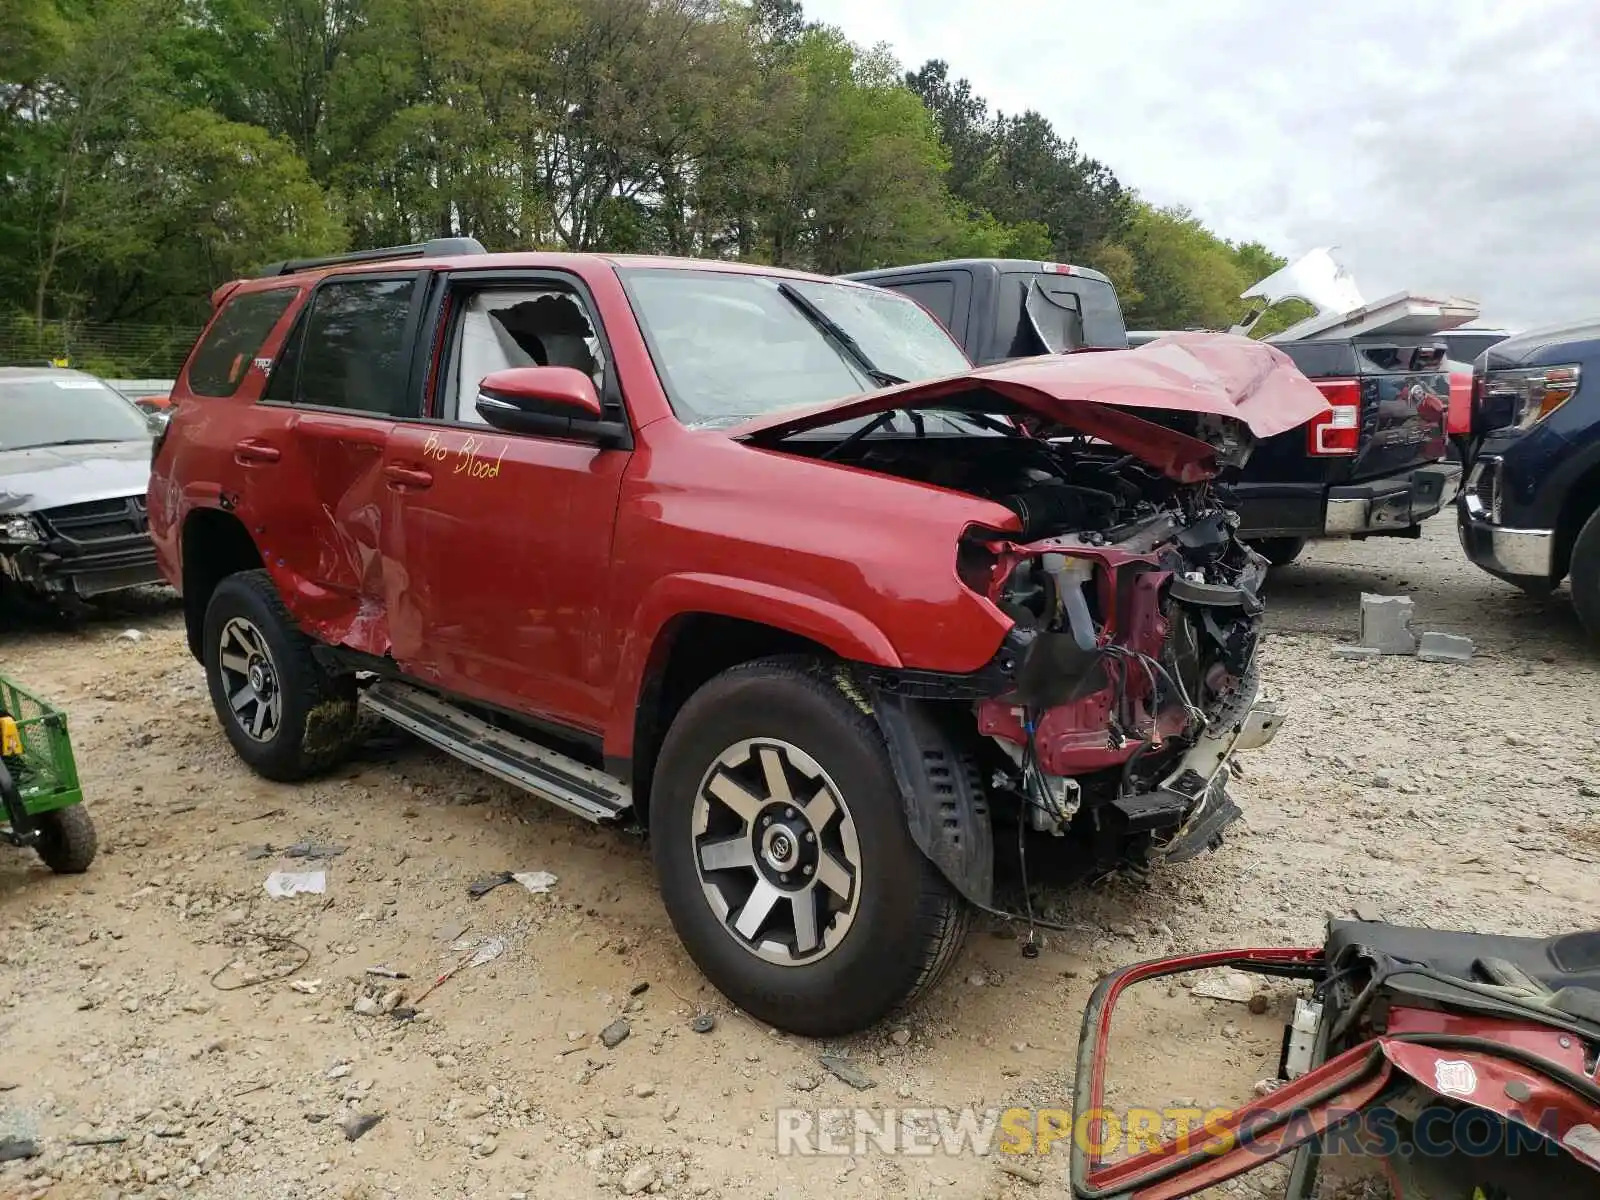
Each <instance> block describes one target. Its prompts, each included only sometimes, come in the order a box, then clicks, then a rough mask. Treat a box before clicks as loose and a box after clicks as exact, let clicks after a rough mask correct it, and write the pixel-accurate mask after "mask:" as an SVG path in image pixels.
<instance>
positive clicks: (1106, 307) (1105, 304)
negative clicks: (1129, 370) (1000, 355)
mask: <svg viewBox="0 0 1600 1200" xmlns="http://www.w3.org/2000/svg"><path fill="white" fill-rule="evenodd" d="M1033 283H1037V284H1038V285H1039V289H1040V290H1041V291H1042V292H1043V293H1044V295H1045V298H1046V299H1047V300H1048V301H1049V306H1050V309H1052V310H1059V312H1060V313H1061V314H1062V317H1061V328H1060V330H1047V331H1046V332H1047V335H1052V336H1053V335H1059V336H1060V337H1061V338H1063V339H1065V340H1067V341H1069V342H1072V343H1077V342H1078V336H1077V330H1078V328H1079V327H1080V326H1081V328H1082V331H1083V333H1082V342H1081V343H1079V344H1081V345H1083V346H1097V347H1106V348H1109V349H1117V350H1121V349H1125V348H1126V347H1127V345H1128V326H1127V324H1126V322H1124V321H1123V319H1122V309H1121V307H1120V306H1119V305H1118V304H1117V292H1116V289H1115V288H1113V287H1112V286H1111V285H1110V284H1109V283H1106V282H1104V281H1103V280H1099V279H1090V278H1089V277H1088V276H1086V275H1058V274H1056V273H1055V272H1053V271H1033V272H1030V271H1007V272H1006V273H1005V275H1004V276H1002V277H1001V280H1000V301H999V305H998V308H999V329H998V331H997V332H998V334H999V342H998V344H999V345H1000V346H1002V347H1004V346H1006V345H1007V344H1008V343H1009V345H1010V357H1013V358H1020V357H1022V356H1024V355H1031V354H1045V353H1049V352H1050V350H1051V348H1050V347H1049V346H1041V345H1040V344H1039V337H1038V335H1037V334H1035V333H1034V330H1033V324H1032V322H1030V321H1029V319H1028V314H1027V311H1026V302H1027V298H1028V289H1029V286H1030V285H1031V284H1033ZM1067 314H1070V317H1069V316H1068V315H1067ZM1073 348H1074V349H1076V348H1077V346H1076V345H1074V347H1073Z"/></svg>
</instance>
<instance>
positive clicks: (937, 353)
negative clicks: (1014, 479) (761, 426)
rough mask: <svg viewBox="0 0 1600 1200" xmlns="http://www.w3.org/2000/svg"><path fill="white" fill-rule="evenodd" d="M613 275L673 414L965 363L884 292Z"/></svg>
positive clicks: (797, 399)
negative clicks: (619, 280) (626, 298)
mask: <svg viewBox="0 0 1600 1200" xmlns="http://www.w3.org/2000/svg"><path fill="white" fill-rule="evenodd" d="M623 280H624V283H625V285H626V287H627V289H628V293H629V295H630V297H631V298H632V301H633V307H634V311H635V312H636V313H637V314H638V317H639V323H640V325H641V326H642V327H643V329H644V333H645V336H646V338H647V340H648V341H649V344H650V352H651V355H652V356H653V357H654V359H655V363H656V368H657V369H658V370H659V371H660V373H661V376H662V379H663V381H664V383H665V385H666V389H667V393H668V397H669V398H670V399H671V401H672V407H673V410H674V411H675V412H676V413H677V414H678V417H679V419H681V420H682V421H684V422H685V423H686V424H689V425H700V426H707V425H732V424H736V423H737V422H738V421H740V420H744V419H747V418H750V417H757V416H763V415H765V414H768V413H773V412H778V411H781V410H783V409H786V408H802V407H807V406H810V405H815V404H826V403H828V402H829V401H831V400H839V399H842V398H844V397H847V396H854V395H858V394H860V393H861V392H865V391H870V390H872V389H873V388H876V387H882V386H887V385H889V384H892V383H897V382H907V383H914V382H916V381H918V380H924V379H937V378H939V377H941V376H944V375H954V374H957V373H959V372H962V371H965V370H967V369H968V365H969V364H968V363H967V359H966V356H965V355H964V354H963V353H962V352H961V350H960V348H959V347H958V346H957V345H956V344H955V342H953V341H952V340H951V339H950V335H949V334H947V333H946V332H945V331H944V329H943V328H942V327H941V326H940V325H939V323H938V322H937V321H935V320H934V319H933V318H932V317H930V316H929V315H928V314H927V312H926V311H924V310H923V309H922V308H921V307H920V306H918V305H917V304H915V303H914V302H912V301H910V300H906V299H904V298H902V297H900V296H897V295H894V294H893V293H890V292H879V291H871V290H869V289H867V288H864V287H858V286H854V285H847V284H830V283H817V282H813V281H810V280H790V279H781V278H774V277H771V276H765V275H746V274H736V273H733V272H713V271H692V272H690V271H678V270H635V271H625V272H624V273H623Z"/></svg>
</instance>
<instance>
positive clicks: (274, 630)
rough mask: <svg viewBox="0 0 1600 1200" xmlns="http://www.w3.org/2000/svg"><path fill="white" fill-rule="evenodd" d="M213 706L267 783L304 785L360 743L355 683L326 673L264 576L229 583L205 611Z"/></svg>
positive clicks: (249, 574) (220, 586) (242, 754)
mask: <svg viewBox="0 0 1600 1200" xmlns="http://www.w3.org/2000/svg"><path fill="white" fill-rule="evenodd" d="M203 638H204V640H203V643H202V650H203V653H204V659H205V667H206V682H207V684H208V685H209V687H210V690H211V704H212V707H213V708H215V709H216V711H217V719H218V720H219V721H221V722H222V728H223V731H224V732H225V733H226V734H227V735H228V740H229V741H230V742H231V743H233V748H234V750H235V751H237V752H238V755H239V757H240V758H242V759H244V761H245V762H246V763H248V764H249V765H250V766H251V767H252V768H253V769H254V770H255V771H256V772H257V773H258V774H260V775H264V776H266V778H268V779H277V780H285V781H288V780H296V779H305V778H307V777H308V776H311V775H315V774H316V773H318V772H319V771H323V770H326V769H327V768H329V767H331V766H333V765H334V764H335V763H336V762H338V761H339V760H340V759H341V758H342V757H343V756H344V755H345V753H346V752H347V751H348V750H349V748H350V746H351V745H352V744H353V742H354V740H355V724H356V690H355V678H354V677H353V676H350V675H334V674H330V673H329V672H328V671H326V670H324V669H323V668H322V666H321V665H320V664H319V663H318V662H317V660H316V658H315V657H314V656H313V654H312V645H313V643H312V641H311V639H310V638H308V637H307V636H306V635H305V634H304V633H302V632H301V631H300V630H299V628H297V627H296V625H295V623H294V620H293V618H291V617H290V616H289V612H288V610H287V609H286V608H284V606H283V601H282V600H281V599H279V597H278V593H277V589H276V588H274V587H273V585H272V579H271V577H270V576H268V574H267V573H266V572H265V571H244V572H241V573H240V574H237V575H230V576H228V578H226V579H224V580H223V581H222V582H221V583H220V584H218V585H217V590H216V591H215V592H213V593H212V595H211V601H210V603H209V604H208V605H207V606H206V620H205V630H204V634H203Z"/></svg>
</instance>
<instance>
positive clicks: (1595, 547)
mask: <svg viewBox="0 0 1600 1200" xmlns="http://www.w3.org/2000/svg"><path fill="white" fill-rule="evenodd" d="M1567 582H1568V584H1569V586H1570V587H1571V588H1572V606H1573V607H1574V608H1576V609H1577V610H1578V620H1580V621H1582V622H1583V627H1584V629H1585V630H1587V631H1588V634H1589V637H1590V638H1591V639H1592V640H1593V641H1595V642H1597V643H1600V509H1597V510H1596V511H1595V512H1594V513H1593V515H1591V516H1590V517H1589V520H1588V521H1587V522H1586V523H1585V524H1584V526H1583V528H1582V529H1580V530H1579V531H1578V540H1577V541H1576V542H1574V543H1573V544H1572V562H1571V564H1570V566H1569V567H1568V568H1567Z"/></svg>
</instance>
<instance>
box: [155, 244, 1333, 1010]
mask: <svg viewBox="0 0 1600 1200" xmlns="http://www.w3.org/2000/svg"><path fill="white" fill-rule="evenodd" d="M214 300H215V314H214V316H213V318H212V320H211V323H210V325H209V327H208V328H207V330H206V332H205V333H204V334H203V335H202V337H201V338H200V340H199V343H198V344H197V345H196V347H195V349H194V351H193V353H192V355H191V357H190V359H189V362H188V364H187V365H186V367H185V369H184V371H183V374H182V377H181V378H180V379H179V381H178V384H177V387H176V388H175V390H174V392H173V399H174V408H175V415H174V416H173V418H172V420H171V422H170V423H169V424H168V426H167V428H166V431H165V432H164V434H163V435H162V436H161V438H160V441H159V444H158V445H157V448H156V451H155V463H154V472H153V477H152V480H151V484H150V494H149V506H148V507H149V514H150V525H151V529H152V533H153V536H154V538H155V541H156V545H157V547H158V551H159V555H160V560H161V563H162V568H163V570H164V572H165V574H166V576H167V578H168V579H169V580H171V582H172V583H173V584H174V585H175V586H177V587H179V588H180V589H181V590H182V592H183V597H184V604H185V611H186V616H187V624H188V635H189V643H190V647H191V649H192V650H193V652H194V654H195V656H196V658H198V659H199V660H200V661H201V662H202V663H204V665H205V669H206V675H207V678H208V680H209V683H210V689H211V696H212V699H213V701H214V702H215V705H216V710H217V714H218V717H219V719H220V721H221V722H222V725H223V728H224V729H225V730H226V731H227V736H228V738H229V739H230V741H231V742H232V743H233V745H234V747H235V748H236V750H237V751H238V753H239V755H240V756H241V757H242V758H243V759H244V760H245V761H246V762H247V763H249V764H250V766H251V767H253V768H254V769H255V770H256V771H258V772H260V773H261V774H262V775H265V776H267V777H269V778H272V779H280V780H292V779H298V778H301V777H304V776H307V775H310V774H312V773H313V772H316V771H319V770H322V769H325V768H327V767H328V766H329V765H330V764H332V763H333V762H335V761H336V760H337V759H338V758H339V756H340V754H341V753H342V752H343V751H344V750H345V749H346V748H347V746H348V745H349V743H350V741H351V738H352V736H353V728H354V725H355V715H356V707H357V702H358V697H359V698H360V699H361V700H362V701H363V702H365V703H366V704H367V705H369V706H370V707H371V708H372V709H374V710H376V712H378V713H380V714H382V715H383V716H384V717H386V718H388V719H389V720H390V721H393V722H394V723H395V724H397V725H399V726H401V727H403V728H405V729H407V730H409V731H411V732H412V733H414V734H416V735H417V736H418V737H420V738H422V739H425V740H426V741H428V742H431V743H433V744H435V745H437V746H439V747H441V748H443V749H444V750H446V751H448V752H450V753H451V754H454V755H456V756H458V757H460V758H461V759H464V760H465V761H466V762H468V763H471V764H473V765H474V766H477V767H480V768H482V769H483V770H485V771H488V772H491V773H492V774H494V775H496V776H498V777H500V778H501V779H504V780H508V781H510V782H511V783H513V784H517V785H519V786H521V787H523V788H526V789H527V790H529V791H531V792H535V793H538V794H539V795H541V796H544V797H546V798H548V799H549V800H552V801H554V802H555V803H557V804H560V805H562V806H563V807H565V808H567V809H570V810H571V811H573V812H575V813H577V814H579V815H580V816H583V817H586V818H588V819H590V820H593V821H612V820H617V819H621V818H629V819H631V820H634V821H637V822H639V823H641V824H643V825H644V826H646V827H647V828H648V830H649V833H650V837H651V842H652V846H653V854H654V858H655V863H656V867H657V871H658V875H659V878H660V886H661V891H662V895H663V898H664V901H665V904H666V908H667V911H668V913H669V914H670V916H671V919H672V921H673V924H674V925H675V927H676V928H677V931H678V933H679V935H680V936H681V937H682V939H683V942H684V944H685V946H686V947H687V948H688V950H689V953H690V954H691V956H692V957H693V958H694V961H695V962H696V963H697V964H698V965H699V966H700V968H701V969H702V970H703V971H704V972H705V974H706V975H707V976H708V977H709V978H710V979H711V980H712V982H713V983H715V984H716V985H717V986H718V987H719V988H721V989H722V991H723V992H724V993H726V994H727V995H728V996H729V997H730V998H731V999H732V1000H733V1001H734V1002H736V1003H737V1004H738V1005H740V1006H741V1007H743V1008H744V1009H746V1010H747V1011H749V1012H751V1013H753V1014H755V1015H756V1016H758V1017H760V1018H762V1019H763V1020H766V1021H769V1022H771V1023H772V1024H774V1025H778V1026H781V1027H784V1028H786V1029H790V1030H794V1031H797V1032H801V1033H806V1034H813V1035H827V1034H836V1033H841V1032H845V1031H849V1030H854V1029H858V1028H861V1027H863V1026H865V1025H867V1024H869V1023H871V1022H872V1021H874V1020H876V1019H877V1018H879V1017H880V1016H882V1015H884V1014H886V1013H887V1012H889V1011H890V1010H891V1009H893V1008H895V1007H897V1006H899V1005H901V1004H903V1003H904V1002H906V1001H908V1000H909V999H910V998H911V997H912V996H913V995H914V994H916V993H917V992H919V991H920V990H922V989H924V988H926V987H928V986H929V985H930V984H931V983H932V982H933V980H934V979H936V978H937V976H938V975H939V973H940V972H941V970H942V969H943V968H945V967H946V966H948V964H949V963H950V962H951V960H952V959H953V958H954V957H955V955H956V951H957V948H958V947H959V945H960V942H961V937H962V934H963V932H964V931H965V928H966V926H967V919H966V918H967V914H968V913H970V912H971V911H973V909H974V908H975V907H976V908H980V909H986V910H990V911H994V907H995V897H994V894H993V892H994V865H993V859H994V854H993V846H994V836H995V830H994V826H995V825H1001V826H1002V827H1004V828H1008V829H1011V830H1013V831H1016V833H1017V836H1018V837H1019V839H1022V838H1023V835H1024V834H1026V833H1027V832H1028V830H1029V829H1030V827H1031V829H1033V830H1038V831H1044V832H1048V833H1053V834H1058V835H1062V836H1063V837H1064V838H1065V839H1066V840H1065V842H1064V843H1062V844H1066V845H1070V846H1073V847H1075V848H1078V849H1081V850H1083V851H1085V852H1086V853H1087V854H1088V855H1089V856H1090V858H1091V859H1092V861H1093V862H1094V863H1095V864H1097V865H1099V866H1100V867H1103V868H1107V867H1114V866H1116V865H1117V864H1120V863H1125V862H1129V861H1133V862H1136V863H1140V864H1143V863H1146V862H1148V861H1150V860H1152V859H1156V858H1161V857H1166V858H1182V857H1186V856H1189V855H1192V854H1195V853H1198V852H1200V851H1202V850H1204V849H1205V848H1206V847H1207V846H1208V845H1212V844H1214V843H1215V841H1216V839H1217V838H1218V837H1219V835H1220V833H1221V830H1222V829H1223V827H1224V826H1225V825H1226V824H1227V823H1228V822H1229V821H1230V820H1231V819H1232V818H1234V817H1235V816H1237V815H1238V810H1237V809H1236V808H1235V807H1234V806H1233V805H1232V804H1231V803H1230V802H1229V800H1228V798H1227V794H1226V791H1225V788H1224V782H1225V779H1226V777H1227V775H1228V772H1227V770H1226V765H1227V760H1228V757H1229V755H1230V754H1231V753H1232V752H1233V751H1234V750H1236V749H1240V748H1246V747H1250V746H1254V745H1259V744H1262V743H1264V742H1265V741H1267V740H1268V739H1269V738H1270V736H1271V735H1272V734H1273V733H1274V732H1275V730H1276V728H1277V725H1278V723H1279V720H1280V716H1279V713H1278V711H1277V709H1276V708H1275V707H1274V706H1272V705H1267V704H1262V703H1258V702H1257V699H1256V671H1255V665H1254V664H1255V656H1256V648H1257V642H1258V639H1259V635H1260V623H1261V603H1260V601H1259V599H1258V597H1257V591H1256V589H1257V586H1258V584H1259V583H1260V581H1261V579H1262V577H1263V572H1264V569H1265V563H1264V560H1262V559H1261V558H1259V557H1258V556H1256V555H1254V554H1253V553H1251V552H1250V551H1248V550H1246V549H1245V548H1244V547H1243V546H1242V545H1241V544H1240V543H1239V542H1237V541H1236V540H1235V538H1234V536H1233V521H1234V518H1233V516H1232V514H1230V513H1229V512H1227V511H1226V510H1224V509H1222V508H1221V507H1219V506H1218V504H1217V503H1216V502H1215V501H1214V500H1213V499H1212V497H1211V493H1210V485H1209V480H1210V479H1211V476H1212V475H1213V474H1214V473H1215V471H1216V470H1217V469H1218V466H1219V464H1220V463H1224V462H1231V461H1235V460H1237V458H1238V457H1239V456H1240V455H1241V454H1243V453H1244V452H1245V451H1246V450H1247V449H1248V447H1249V445H1250V444H1251V443H1252V442H1253V440H1254V439H1256V438H1260V437H1267V436H1271V435H1272V434H1274V433H1277V432H1279V431H1280V430H1283V429H1288V428H1292V427H1293V426H1295V425H1299V424H1302V423H1303V422H1305V421H1306V420H1308V419H1309V418H1310V417H1312V416H1313V415H1315V414H1317V413H1318V412H1320V411H1321V410H1322V409H1323V408H1324V406H1325V405H1324V401H1323V399H1322V397H1321V394H1320V393H1319V392H1318V391H1317V389H1316V388H1315V387H1313V386H1312V385H1311V384H1310V383H1308V382H1307V381H1306V380H1305V379H1304V377H1303V376H1301V375H1300V373H1299V372H1298V371H1296V370H1295V369H1294V368H1293V367H1292V366H1291V365H1290V364H1289V363H1288V361H1287V360H1286V359H1285V358H1284V357H1283V356H1282V354H1281V353H1280V352H1279V351H1277V350H1275V349H1272V348H1271V347H1267V346H1262V345H1259V344H1254V343H1250V342H1247V341H1245V340H1243V339H1239V338H1233V337H1229V336H1228V335H1215V334H1202V335H1195V336H1180V337H1176V338H1173V339H1169V340H1168V341H1166V342H1163V343H1159V344H1157V345H1153V346H1150V347H1146V348H1144V349H1141V350H1137V351H1119V352H1109V353H1104V354H1095V355H1087V354H1085V355H1074V356H1070V357H1058V358H1051V359H1033V360H1023V361H1020V362H1016V363H1010V364H1004V365H1000V366H994V367H989V368H984V369H973V368H972V367H971V366H970V365H969V363H968V362H967V360H966V358H965V356H964V355H963V354H962V352H961V350H960V349H959V348H958V347H957V346H956V344H955V343H954V342H953V341H952V340H951V339H950V337H949V335H948V334H946V333H945V332H944V330H943V329H942V328H941V327H940V326H939V324H938V323H937V322H936V321H935V320H933V319H932V318H931V317H929V316H928V314H927V313H926V312H924V311H923V309H921V308H920V307H919V306H918V305H917V304H915V303H914V302H913V301H910V300H908V299H906V298H904V297H902V296H899V295H897V294H895V293H892V292H888V291H883V290H879V289H876V288H872V287H868V286H865V285H861V284H855V283H850V282H844V281H838V280H830V279H824V278H820V277H814V276H808V275H802V274H796V273H793V272H786V271H780V270H776V269H770V268H764V267H751V266H740V265H735V264H732V263H725V262H694V261H680V260H667V259H646V258H638V259H634V258H625V257H611V256H600V255H559V254H485V253H483V252H482V249H481V248H480V247H479V246H478V245H477V244H476V243H475V242H472V241H470V240H466V239H450V240H446V241H440V242H430V243H428V244H426V245H420V246H410V247H402V248H399V249H396V250H389V251H372V252H366V253H363V254H359V255H347V256H344V257H342V258H339V259H332V260H321V261H316V262H290V263H285V264H281V265H279V266H276V267H273V268H271V269H269V270H267V271H265V272H264V273H263V274H262V275H261V276H259V277H257V278H254V279H249V280H245V281H242V282H238V283H234V284H230V285H228V286H226V287H223V288H221V289H220V290H219V291H218V292H217V294H216V296H215V298H214ZM1024 840H1025V839H1024Z"/></svg>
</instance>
